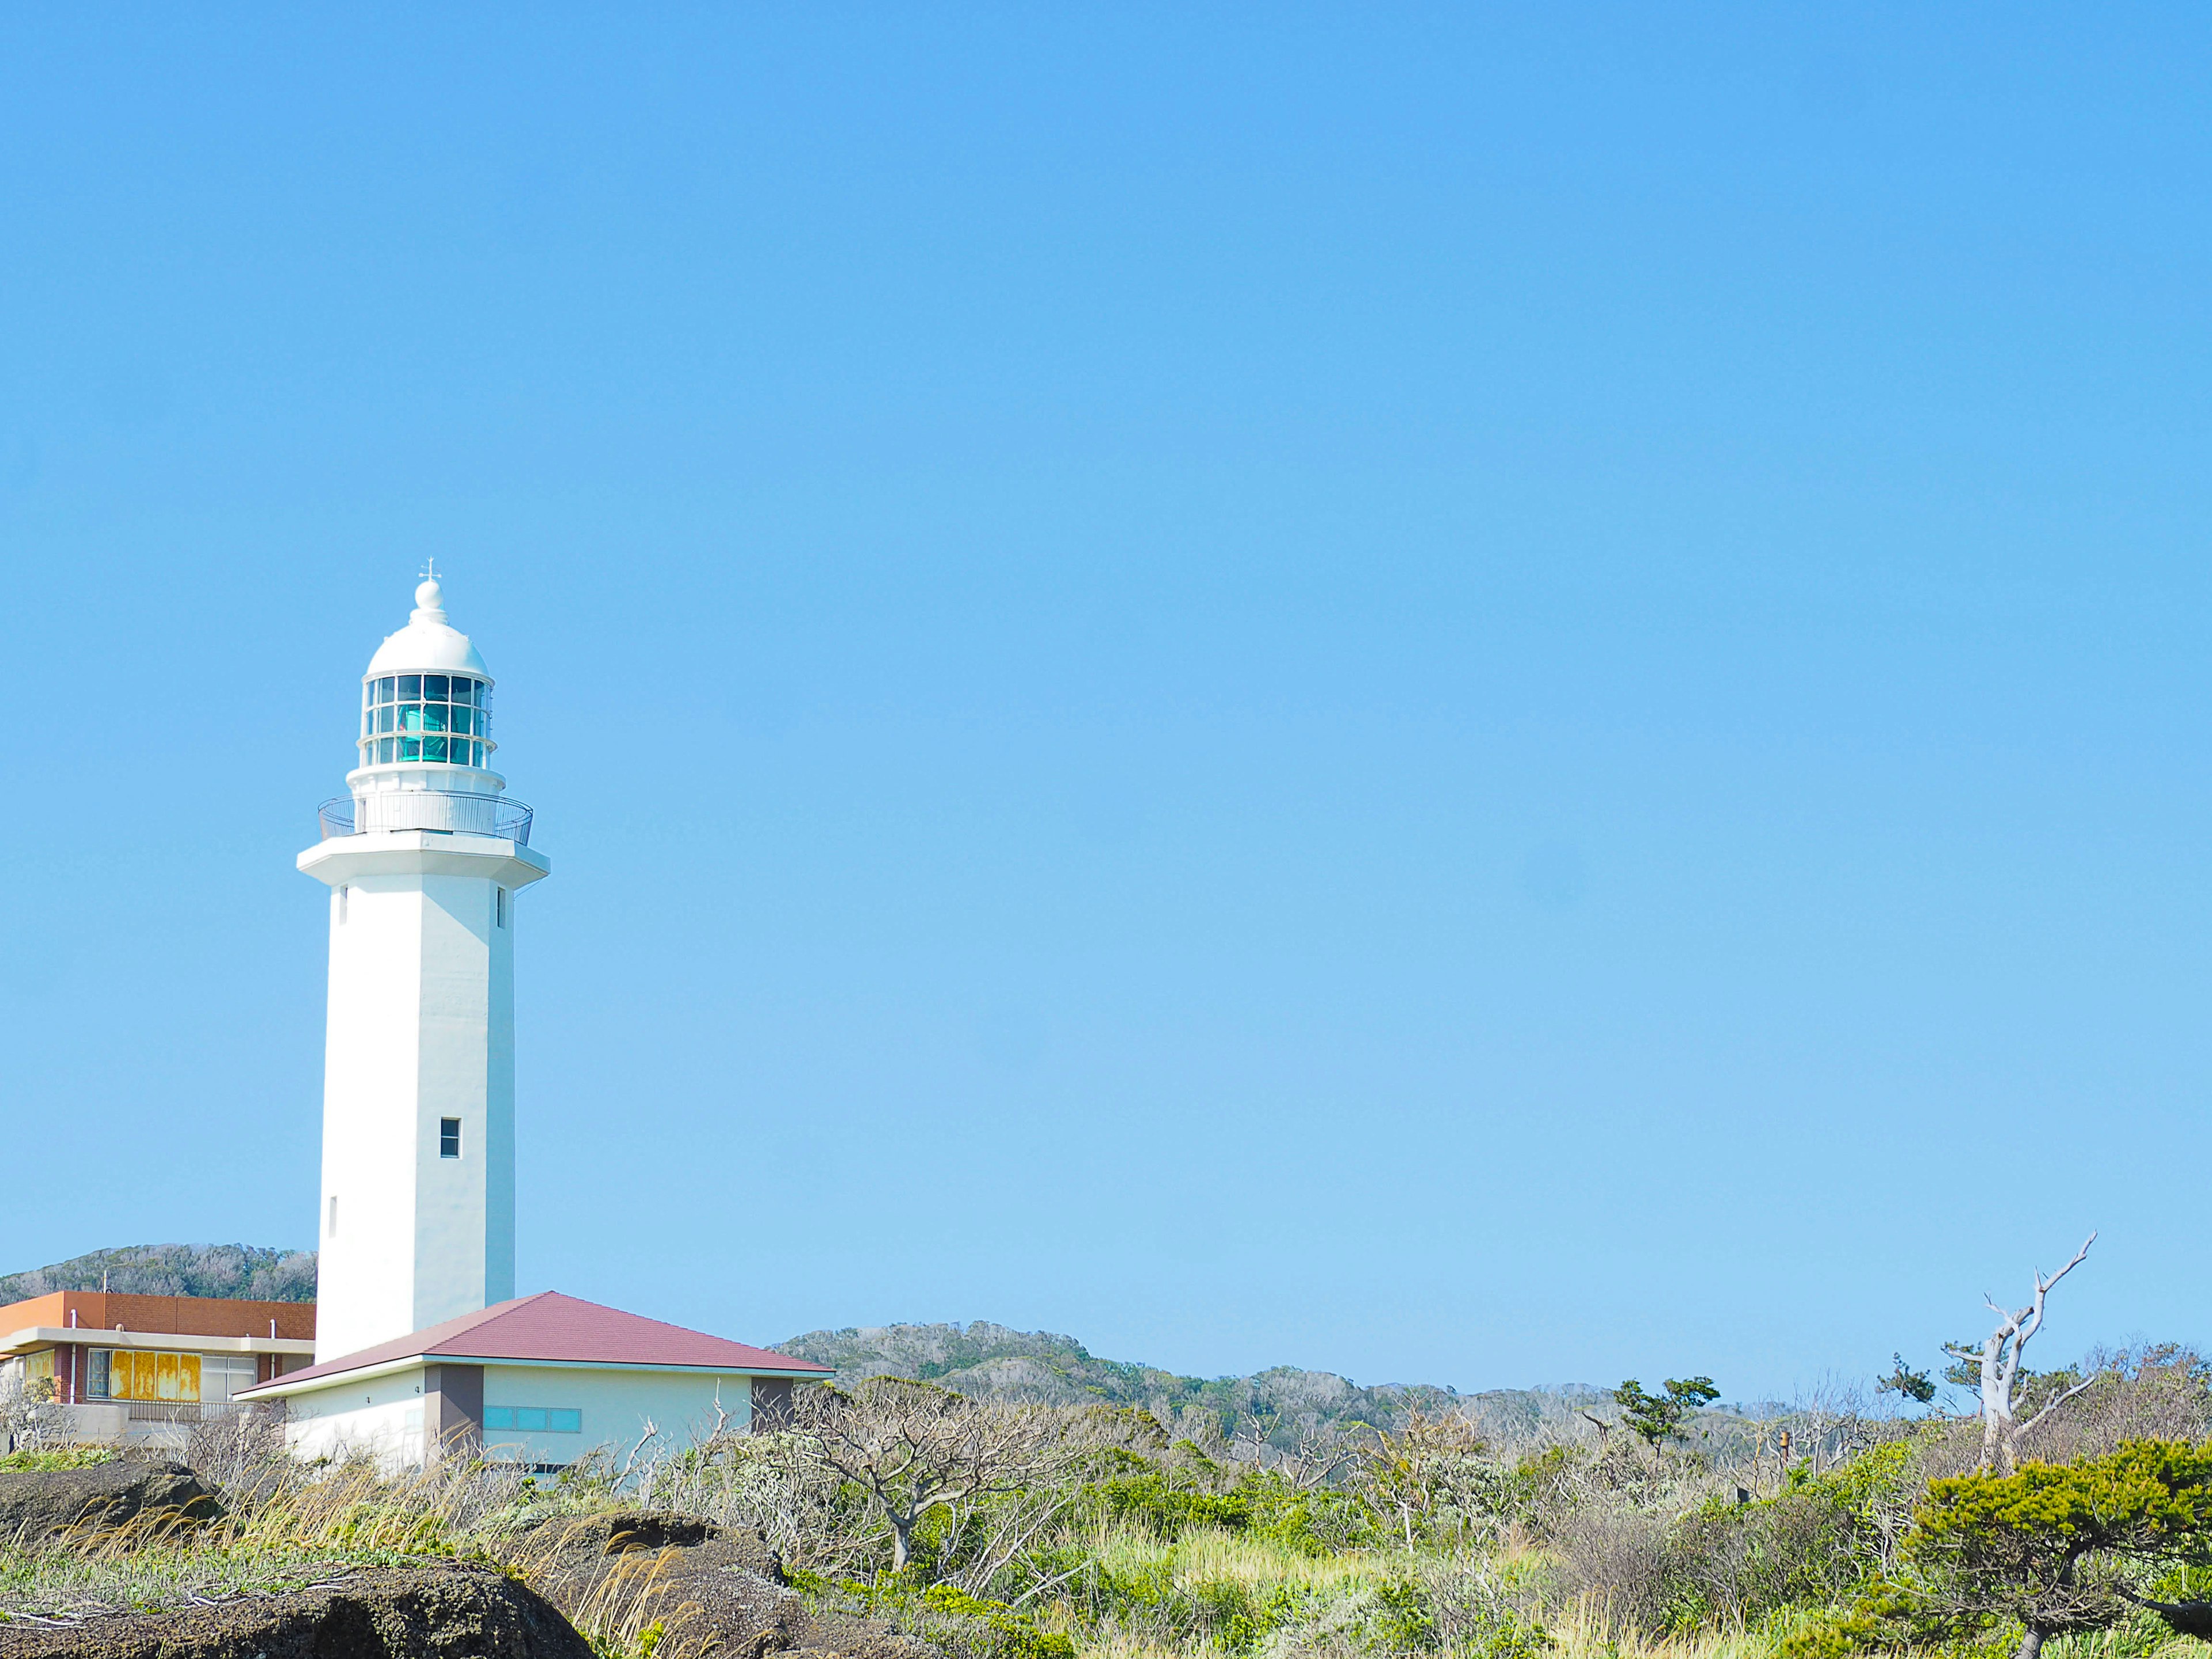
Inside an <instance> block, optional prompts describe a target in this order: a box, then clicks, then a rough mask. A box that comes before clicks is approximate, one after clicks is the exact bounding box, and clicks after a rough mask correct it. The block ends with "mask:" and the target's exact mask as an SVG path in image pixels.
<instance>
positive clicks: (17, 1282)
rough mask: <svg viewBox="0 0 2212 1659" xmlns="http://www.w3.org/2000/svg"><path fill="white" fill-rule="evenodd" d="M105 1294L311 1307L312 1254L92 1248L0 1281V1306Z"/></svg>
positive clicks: (231, 1248) (204, 1247) (189, 1247)
mask: <svg viewBox="0 0 2212 1659" xmlns="http://www.w3.org/2000/svg"><path fill="white" fill-rule="evenodd" d="M103 1279H104V1280H105V1284H106V1289H108V1290H110V1291H115V1292H117V1293H118V1294H119V1295H125V1296H223V1297H239V1298H240V1299H242V1300H245V1301H248V1302H313V1300H314V1299H315V1253H314V1252H313V1250H268V1249H256V1248H255V1247H254V1246H252V1245H251V1244H134V1245H129V1246H126V1247H125V1248H124V1249H119V1250H94V1251H93V1252H92V1254H91V1255H80V1256H76V1257H72V1258H71V1259H70V1260H69V1261H58V1262H56V1263H55V1264H54V1265H53V1266H52V1267H33V1268H31V1269H30V1270H29V1271H27V1272H25V1273H8V1274H5V1275H0V1307H4V1306H5V1305H6V1304H9V1303H10V1302H22V1301H26V1300H27V1299H29V1298H30V1297H34V1296H46V1295H49V1294H51V1293H52V1292H53V1291H96V1290H99V1289H100V1288H102V1281H103Z"/></svg>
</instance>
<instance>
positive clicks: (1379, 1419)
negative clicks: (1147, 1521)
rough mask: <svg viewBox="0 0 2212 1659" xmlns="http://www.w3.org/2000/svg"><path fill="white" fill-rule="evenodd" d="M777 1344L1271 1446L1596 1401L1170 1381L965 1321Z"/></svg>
mask: <svg viewBox="0 0 2212 1659" xmlns="http://www.w3.org/2000/svg"><path fill="white" fill-rule="evenodd" d="M777 1346H778V1347H779V1348H781V1351H782V1352H785V1353H787V1354H791V1355H793V1356H794V1357H795V1358H801V1359H811V1360H813V1361H814V1362H815V1363H816V1364H823V1365H835V1366H836V1368H837V1369H838V1370H839V1371H840V1372H842V1374H844V1375H845V1376H883V1375H890V1376H912V1377H919V1378H921V1379H923V1380H925V1381H928V1382H933V1383H939V1384H941V1385H942V1386H944V1387H945V1388H949V1389H957V1390H958V1391H959V1392H960V1393H962V1394H973V1395H992V1396H995V1397H998V1398H1001V1399H1014V1400H1038V1401H1051V1402H1054V1403H1056V1404H1063V1405H1065V1404H1076V1403H1079V1402H1081V1401H1086V1400H1097V1401H1105V1402H1107V1403H1109V1404H1111V1405H1116V1406H1141V1407H1146V1408H1147V1409H1148V1410H1150V1411H1151V1412H1152V1413H1153V1415H1155V1416H1156V1417H1158V1418H1159V1419H1161V1420H1162V1421H1163V1422H1169V1423H1173V1422H1176V1421H1178V1420H1179V1419H1183V1418H1185V1417H1186V1416H1189V1417H1191V1418H1193V1419H1198V1418H1200V1417H1202V1416H1206V1415H1210V1416H1212V1418H1213V1419H1216V1420H1217V1421H1218V1423H1219V1424H1220V1425H1221V1430H1222V1432H1223V1433H1224V1434H1225V1435H1233V1434H1235V1433H1236V1432H1237V1431H1238V1430H1239V1429H1240V1428H1242V1427H1243V1426H1244V1425H1249V1424H1254V1423H1259V1424H1262V1425H1266V1426H1267V1427H1268V1428H1270V1429H1272V1430H1273V1433H1271V1434H1270V1436H1269V1437H1270V1438H1273V1439H1280V1438H1282V1437H1283V1436H1284V1434H1285V1432H1287V1433H1290V1434H1293V1435H1294V1434H1296V1433H1297V1432H1299V1431H1312V1430H1317V1429H1326V1428H1331V1427H1337V1426H1342V1427H1349V1426H1351V1425H1352V1424H1354V1423H1371V1424H1373V1425H1376V1427H1378V1428H1386V1429H1387V1428H1395V1427H1397V1426H1399V1425H1401V1423H1402V1422H1403V1421H1404V1419H1405V1416H1406V1414H1407V1412H1409V1411H1412V1410H1416V1409H1418V1410H1420V1411H1424V1412H1428V1413H1437V1412H1444V1411H1458V1412H1462V1413H1465V1414H1467V1415H1468V1416H1470V1417H1473V1418H1474V1419H1475V1420H1476V1421H1477V1422H1479V1423H1480V1424H1481V1425H1482V1426H1483V1428H1484V1430H1485V1431H1486V1432H1487V1433H1489V1434H1490V1435H1492V1437H1495V1438H1497V1439H1498V1440H1500V1441H1506V1442H1516V1443H1517V1442H1524V1441H1527V1440H1529V1439H1532V1438H1534V1437H1535V1436H1536V1435H1537V1434H1539V1433H1540V1432H1541V1431H1544V1430H1546V1429H1551V1430H1553V1431H1568V1432H1572V1428H1573V1425H1574V1424H1575V1423H1576V1422H1577V1420H1578V1419H1577V1418H1576V1415H1575V1413H1576V1412H1577V1409H1578V1408H1580V1407H1583V1406H1586V1405H1594V1404H1595V1403H1596V1402H1598V1401H1602V1400H1603V1399H1604V1396H1603V1395H1601V1394H1600V1393H1599V1392H1598V1391H1597V1390H1596V1389H1586V1388H1583V1387H1580V1386H1578V1385H1574V1384H1569V1385H1567V1386H1565V1387H1562V1388H1558V1389H1495V1390H1492V1391H1490V1392H1487V1393H1483V1394H1473V1395H1462V1394H1461V1393H1459V1392H1457V1391H1456V1390H1455V1389H1446V1388H1437V1387H1436V1386H1434V1385H1432V1384H1430V1383H1377V1384H1374V1385H1371V1386H1370V1387H1366V1388H1362V1387H1360V1386H1359V1385H1358V1384H1357V1383H1353V1382H1352V1381H1351V1379H1349V1378H1348V1377H1342V1376H1337V1375H1336V1374H1335V1373H1334V1371H1307V1370H1298V1369H1297V1368H1296V1367H1295V1366H1291V1365H1278V1366H1276V1367H1275V1368H1274V1369H1273V1370H1265V1371H1261V1372H1259V1373H1257V1374H1256V1375H1254V1376H1224V1377H1213V1378H1211V1379H1209V1378H1204V1377H1196V1376H1178V1375H1177V1374H1176V1373H1175V1372H1173V1371H1164V1370H1159V1369H1158V1367H1157V1366H1152V1365H1144V1364H1132V1363H1130V1362H1128V1361H1126V1360H1118V1359H1101V1358H1097V1356H1096V1355H1094V1354H1092V1353H1091V1351H1090V1350H1089V1349H1087V1348H1085V1346H1083V1345H1082V1344H1081V1343H1080V1342H1078V1341H1077V1340H1075V1339H1074V1338H1073V1337H1072V1336H1056V1335H1054V1334H1051V1333H1050V1332H1047V1331H1014V1330H1009V1329H1007V1328H1006V1327H1005V1326H1004V1325H993V1324H990V1323H988V1322H984V1321H981V1320H979V1321H977V1322H975V1323H973V1324H969V1325H880V1326H871V1327H868V1328H852V1327H848V1328H846V1329H844V1330H842V1331H809V1332H808V1333H807V1334H805V1335H804V1336H795V1337H793V1338H792V1339H791V1340H789V1341H788V1342H783V1343H779V1344H778V1345H777ZM1607 1414H1608V1415H1610V1412H1609V1410H1608V1413H1607ZM1192 1426H1196V1422H1195V1421H1194V1423H1193V1425H1192Z"/></svg>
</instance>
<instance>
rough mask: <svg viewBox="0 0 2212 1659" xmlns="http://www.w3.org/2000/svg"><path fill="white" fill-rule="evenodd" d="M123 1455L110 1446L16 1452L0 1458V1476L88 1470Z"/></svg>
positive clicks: (113, 1460)
mask: <svg viewBox="0 0 2212 1659" xmlns="http://www.w3.org/2000/svg"><path fill="white" fill-rule="evenodd" d="M121 1455H123V1454H122V1453H120V1452H118V1451H117V1450H116V1449H114V1448H113V1447H112V1446H70V1447H68V1448H66V1449H64V1450H61V1451H17V1452H9V1453H8V1454H7V1455H5V1456H0V1474H21V1473H24V1472H27V1471H32V1470H44V1469H89V1468H96V1467H97V1466H99V1465H100V1464H102V1463H112V1462H115V1460H116V1459H117V1458H118V1457H120V1456H121Z"/></svg>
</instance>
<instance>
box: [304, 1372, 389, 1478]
mask: <svg viewBox="0 0 2212 1659" xmlns="http://www.w3.org/2000/svg"><path fill="white" fill-rule="evenodd" d="M285 1403H286V1407H287V1410H286V1419H287V1420H286V1422H285V1425H284V1439H285V1443H286V1444H287V1445H289V1447H290V1448H291V1449H292V1451H293V1452H294V1454H295V1455H297V1456H300V1457H303V1458H310V1459H312V1458H318V1457H327V1458H329V1459H331V1461H333V1462H343V1461H344V1460H346V1459H347V1458H349V1457H373V1458H374V1459H375V1460H376V1461H377V1462H379V1463H380V1464H381V1465H382V1466H383V1467H384V1468H386V1470H394V1469H398V1468H412V1467H416V1466H418V1465H420V1464H421V1462H422V1367H421V1366H419V1365H417V1366H416V1367H414V1368H413V1369H411V1370H402V1371H394V1372H392V1374H391V1375H390V1376H378V1377H372V1378H370V1379H369V1380H368V1381H366V1382H362V1381H354V1382H347V1381H345V1380H344V1379H343V1378H340V1379H337V1380H334V1381H333V1383H331V1386H330V1387H329V1388H326V1389H313V1390H311V1391H307V1392H303V1393H301V1394H296V1395H293V1396H292V1397H291V1398H290V1399H289V1401H286V1402H285Z"/></svg>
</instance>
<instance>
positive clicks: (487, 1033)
mask: <svg viewBox="0 0 2212 1659" xmlns="http://www.w3.org/2000/svg"><path fill="white" fill-rule="evenodd" d="M491 686H492V680H491V675H490V674H489V672H487V671H485V668H484V662H483V658H482V657H480V656H478V655H477V648H476V647H474V646H472V645H471V644H470V643H469V641H468V638H467V636H466V635H463V634H460V633H458V632H456V631H455V630H454V629H453V628H452V627H451V626H450V625H448V624H447V621H446V611H445V600H444V596H443V595H442V593H441V592H440V591H439V587H438V584H437V582H436V580H435V579H433V580H428V581H426V582H424V583H423V584H422V586H420V587H418V588H416V590H415V613H414V615H413V616H411V617H409V618H408V621H407V626H406V627H404V628H403V629H400V630H399V631H398V633H397V634H394V635H392V636H391V637H390V638H388V639H386V641H385V642H384V644H383V645H382V647H380V648H379V649H378V651H377V653H376V655H375V656H374V657H373V658H371V659H369V665H368V673H366V674H364V675H363V676H362V682H361V729H360V732H359V733H358V735H357V736H356V743H357V744H358V745H359V748H360V751H361V764H360V765H359V766H358V767H356V768H355V769H354V770H353V771H351V772H349V773H348V774H347V775H346V785H347V787H348V789H349V791H350V793H349V794H347V795H343V796H341V797H339V799H337V800H334V801H331V802H329V803H327V804H326V805H325V806H324V808H323V838H322V840H321V841H319V842H317V843H316V844H315V845H314V846H313V847H311V848H308V849H307V851H306V852H304V853H302V854H300V860H299V862H300V868H301V869H302V870H304V871H306V872H307V873H308V874H309V875H311V876H313V878H315V879H316V880H318V881H319V882H321V883H323V884H325V886H327V887H328V888H329V889H330V890H331V1000H330V1017H329V1018H330V1024H329V1040H328V1048H327V1049H326V1051H325V1060H324V1067H323V1177H322V1187H321V1191H320V1193H319V1205H318V1210H317V1214H318V1219H319V1231H320V1233H321V1236H322V1262H321V1272H320V1280H321V1283H320V1285H319V1289H318V1291H317V1297H316V1304H317V1305H316V1309H315V1363H314V1364H312V1365H310V1366H308V1367H307V1369H305V1370H299V1371H287V1372H284V1373H283V1375H281V1376H274V1377H271V1378H270V1380H269V1381H268V1382H265V1383H258V1384H257V1385H255V1386H254V1387H253V1388H251V1389H244V1390H241V1391H240V1392H239V1393H238V1394H237V1395H234V1398H236V1399H238V1400H240V1401H257V1402H258V1401H272V1402H282V1404H283V1409H284V1413H285V1435H286V1437H287V1439H288V1440H289V1443H290V1444H291V1445H292V1447H293V1449H295V1450H296V1451H298V1452H299V1453H301V1455H305V1456H311V1457H333V1458H337V1457H349V1456H353V1455H369V1456H374V1457H375V1458H377V1459H379V1460H380V1462H384V1463H386V1465H387V1466H395V1467H396V1466H404V1465H410V1464H419V1463H422V1462H427V1461H428V1460H430V1459H433V1458H436V1457H440V1456H443V1455H446V1454H447V1452H448V1451H449V1450H452V1449H456V1448H459V1449H465V1450H466V1451H467V1452H468V1454H469V1455H483V1456H486V1457H490V1458H499V1459H507V1460H510V1461H513V1462H520V1463H523V1464H526V1465H528V1466H530V1467H532V1468H561V1467H563V1466H565V1465H567V1464H569V1463H572V1462H575V1461H576V1460H577V1459H579V1458H580V1457H582V1456H584V1455H586V1454H588V1453H590V1452H592V1450H593V1449H595V1448H597V1449H605V1450H607V1451H609V1452H611V1454H612V1455H615V1456H616V1457H617V1460H619V1459H621V1458H623V1457H624V1456H626V1455H629V1454H632V1453H634V1452H635V1450H636V1449H637V1448H638V1447H640V1446H641V1445H643V1444H645V1443H647V1441H652V1440H658V1441H661V1442H663V1443H666V1444H668V1445H670V1446H671V1447H672V1446H677V1445H681V1444H683V1443H685V1442H686V1441H689V1440H696V1439H702V1438H705V1437H708V1436H711V1435H715V1434H720V1433H723V1432H725V1431H729V1430H732V1429H742V1428H744V1427H746V1426H749V1425H757V1424H773V1423H777V1422H786V1421H788V1420H789V1418H790V1413H791V1410H792V1402H793V1387H794V1385H796V1384H798V1383H808V1382H816V1381H819V1380H820V1379H821V1378H823V1377H824V1376H828V1375H829V1368H828V1367H827V1366H823V1365H816V1364H810V1363H809V1362H807V1361H806V1360H804V1359H793V1358H791V1357H790V1356H789V1355H788V1354H781V1353H775V1352H771V1351H769V1350H767V1349H763V1348H753V1347H748V1346H745V1345H744V1343H742V1342H732V1341H729V1340H726V1339H725V1338H722V1337H719V1336H709V1335H708V1334H705V1333H704V1332H701V1331H693V1330H686V1329H684V1328H683V1327H681V1326H678V1325H670V1324H665V1323H664V1322H661V1321H659V1320H655V1319H647V1318H644V1317H641V1316H639V1315H636V1314H631V1313H624V1312H623V1311H622V1310H620V1309H617V1308H608V1307H603V1306H601V1305H600V1304H597V1303H592V1302H585V1301H581V1300H579V1299H578V1298H577V1297H572V1296H563V1295H562V1294H561V1293H560V1292H559V1291H538V1293H537V1294H536V1295H534V1296H526V1297H516V1296H515V1294H514V915H515V905H514V896H515V894H516V893H517V892H519V891H520V890H521V889H523V888H524V887H526V886H528V885H529V884H531V883H532V882H533V881H536V880H538V878H540V877H542V876H544V875H546V874H547V873H549V872H550V866H549V865H548V864H547V862H546V860H545V856H544V854H542V853H534V852H532V851H531V849H530V809H529V808H528V807H526V806H524V805H520V803H518V802H515V801H511V800H509V799H507V794H506V790H507V780H506V779H504V778H502V777H501V776H500V775H499V774H498V773H496V772H495V771H494V770H492V766H491V763H492V754H493V751H494V750H495V748H496V747H497V745H496V744H495V743H494V742H493V741H492V737H491Z"/></svg>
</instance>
